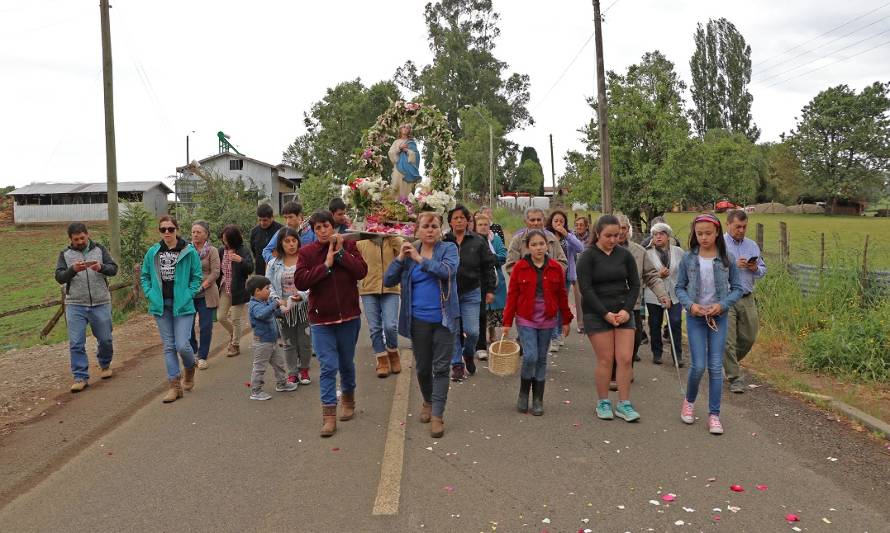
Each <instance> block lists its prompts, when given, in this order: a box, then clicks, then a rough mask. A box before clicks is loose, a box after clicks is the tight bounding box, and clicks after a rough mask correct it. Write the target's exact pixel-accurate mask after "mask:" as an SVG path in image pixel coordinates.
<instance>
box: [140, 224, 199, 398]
mask: <svg viewBox="0 0 890 533" xmlns="http://www.w3.org/2000/svg"><path fill="white" fill-rule="evenodd" d="M158 231H159V232H160V234H161V240H160V242H157V243H155V245H154V246H152V247H151V248H149V249H148V252H146V253H145V258H143V260H142V272H141V273H140V276H139V281H140V282H141V284H142V293H143V294H145V298H146V299H147V300H148V312H149V313H151V314H152V315H154V317H155V322H156V323H157V325H158V331H159V332H160V333H161V340H162V341H163V343H164V364H165V365H166V367H167V381H169V383H170V389H169V390H168V391H167V394H166V395H164V398H163V401H164V403H171V402H175V401H176V400H177V399H178V398H182V391H183V390H187V391H188V390H192V387H194V384H195V352H194V350H192V345H191V342H190V341H191V338H192V329H193V328H194V324H195V303H194V297H195V295H197V294H198V293H199V292H200V291H201V280H202V274H201V257H200V256H199V255H198V251H197V250H196V249H195V247H194V246H192V245H191V244H189V243H187V242H185V240H183V239H182V238H181V237H180V236H179V223H178V222H177V221H176V219H175V218H173V217H171V216H169V215H164V216H162V217H161V218H160V219H158ZM177 353H178V354H179V356H178V357H177ZM180 358H182V366H183V367H184V368H185V379H182V373H180V368H179V359H180Z"/></svg>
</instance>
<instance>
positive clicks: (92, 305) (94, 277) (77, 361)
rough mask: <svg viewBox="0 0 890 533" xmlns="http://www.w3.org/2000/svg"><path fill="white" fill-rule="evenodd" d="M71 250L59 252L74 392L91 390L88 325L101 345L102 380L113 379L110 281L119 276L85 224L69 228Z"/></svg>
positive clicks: (112, 260)
mask: <svg viewBox="0 0 890 533" xmlns="http://www.w3.org/2000/svg"><path fill="white" fill-rule="evenodd" d="M68 239H69V240H70V241H71V243H70V244H69V246H68V247H67V248H65V249H64V250H62V251H61V252H59V260H58V261H57V262H56V281H57V282H59V283H60V284H63V285H65V319H66V320H67V322H68V344H69V347H70V350H71V373H72V374H74V384H73V385H71V392H80V391H82V390H84V389H85V388H87V386H88V385H89V380H90V372H89V366H90V365H89V361H88V360H87V352H86V330H87V324H89V326H90V329H92V331H93V335H94V336H95V337H96V340H97V341H98V351H97V354H96V358H97V359H98V360H99V374H100V376H101V377H102V379H108V378H110V377H111V358H112V355H113V354H114V345H113V343H112V339H111V291H109V290H108V281H107V279H106V278H108V277H110V276H114V275H116V274H117V263H115V262H114V259H112V257H111V255H110V254H109V253H108V250H106V249H105V247H104V246H102V245H101V244H98V243H96V242H93V241H92V240H91V239H90V234H89V232H88V231H87V227H86V226H85V225H84V224H83V223H82V222H72V223H71V224H69V225H68Z"/></svg>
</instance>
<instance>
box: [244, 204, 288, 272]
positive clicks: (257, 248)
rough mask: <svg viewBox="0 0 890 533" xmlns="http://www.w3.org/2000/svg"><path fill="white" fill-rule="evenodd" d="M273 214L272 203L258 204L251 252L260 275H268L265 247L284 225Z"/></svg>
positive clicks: (251, 231) (251, 237) (252, 231)
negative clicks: (264, 253) (264, 256)
mask: <svg viewBox="0 0 890 533" xmlns="http://www.w3.org/2000/svg"><path fill="white" fill-rule="evenodd" d="M273 216H274V213H273V212H272V206H271V205H269V204H260V205H258V206H257V208H256V226H254V227H253V229H252V230H250V252H251V253H252V254H253V260H254V261H255V263H256V264H255V267H256V274H257V275H258V276H265V275H266V260H265V259H263V248H265V247H266V245H267V244H269V241H270V240H272V236H273V235H275V234H276V233H277V232H278V230H280V229H281V228H282V227H283V226H282V225H281V223H279V222H277V221H276V220H275V219H274V218H273Z"/></svg>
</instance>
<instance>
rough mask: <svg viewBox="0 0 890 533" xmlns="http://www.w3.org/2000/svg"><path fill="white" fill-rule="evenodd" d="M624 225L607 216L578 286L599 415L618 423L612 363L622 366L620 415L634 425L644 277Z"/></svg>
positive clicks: (582, 266)
mask: <svg viewBox="0 0 890 533" xmlns="http://www.w3.org/2000/svg"><path fill="white" fill-rule="evenodd" d="M618 234H619V224H618V219H617V218H616V217H615V216H613V215H603V216H601V217H600V218H599V219H598V220H597V221H596V225H595V227H594V235H593V244H592V245H591V246H590V247H589V248H588V249H587V250H586V251H584V253H583V254H581V257H580V258H579V259H578V285H579V286H580V288H581V295H582V297H583V300H582V306H583V316H584V332H585V333H587V335H588V338H589V339H590V344H591V345H592V346H593V351H594V353H595V354H596V360H597V362H596V371H595V378H596V392H597V397H598V398H599V401H598V402H597V407H596V414H597V416H598V417H599V418H601V419H604V420H609V419H612V418H613V416H614V415H613V412H612V402H611V401H610V400H609V378H610V377H611V374H612V362H613V361H615V362H616V363H617V365H618V375H617V378H618V379H617V381H618V406H617V407H616V409H615V414H617V415H618V416H619V417H621V418H623V419H625V420H627V421H628V422H634V421H636V420H639V418H640V415H639V413H637V412H636V410H635V409H634V408H633V406H632V405H631V403H630V380H631V377H632V373H633V371H632V369H631V359H632V357H633V347H634V328H635V325H634V320H633V311H634V306H635V305H636V303H637V295H638V294H639V292H640V275H639V274H638V273H637V265H636V262H635V261H634V258H633V255H631V253H630V252H629V251H628V250H626V249H624V248H622V247H620V246H618Z"/></svg>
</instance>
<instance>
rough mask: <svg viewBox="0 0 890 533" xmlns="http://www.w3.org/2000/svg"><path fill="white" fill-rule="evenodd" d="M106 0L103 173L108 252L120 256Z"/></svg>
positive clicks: (104, 1) (103, 5) (102, 0)
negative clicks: (108, 238)
mask: <svg viewBox="0 0 890 533" xmlns="http://www.w3.org/2000/svg"><path fill="white" fill-rule="evenodd" d="M109 8H110V6H109V5H108V0H99V12H100V14H101V22H102V87H103V89H104V90H105V173H106V179H107V197H108V224H109V225H110V226H111V256H112V257H114V259H115V260H116V261H120V260H121V230H120V219H119V218H118V209H117V148H116V147H115V143H114V82H113V77H112V72H111V23H110V21H109V19H108V10H109Z"/></svg>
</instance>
